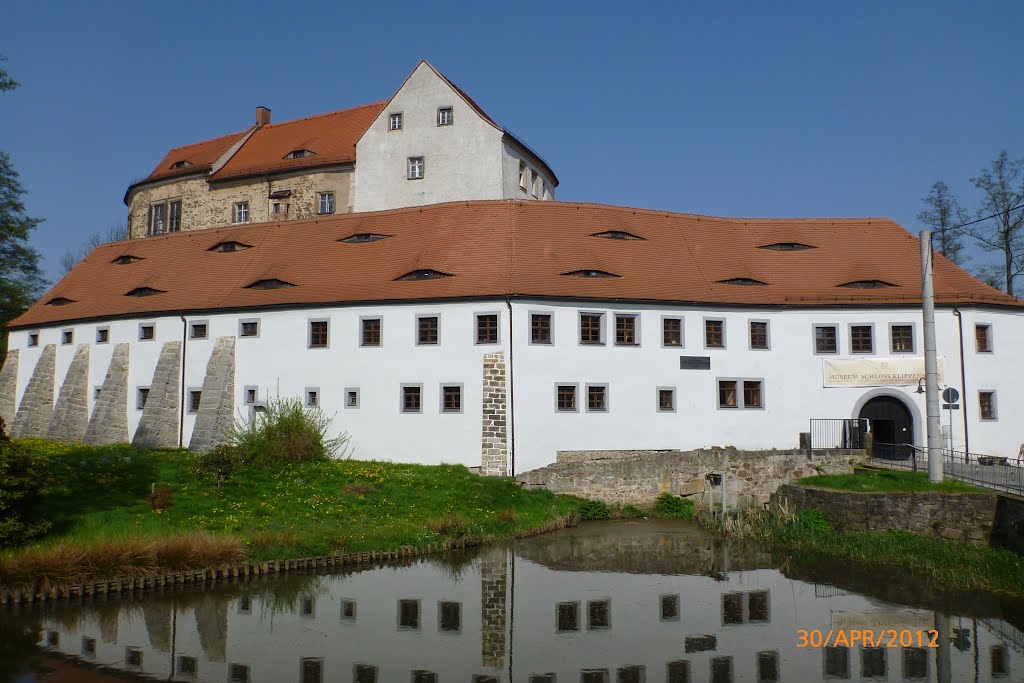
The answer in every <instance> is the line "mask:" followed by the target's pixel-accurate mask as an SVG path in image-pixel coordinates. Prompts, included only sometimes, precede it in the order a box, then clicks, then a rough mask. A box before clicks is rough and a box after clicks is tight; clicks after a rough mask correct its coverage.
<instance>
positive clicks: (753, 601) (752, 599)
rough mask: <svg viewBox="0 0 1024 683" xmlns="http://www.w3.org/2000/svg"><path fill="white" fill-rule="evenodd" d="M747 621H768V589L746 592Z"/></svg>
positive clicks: (754, 622)
mask: <svg viewBox="0 0 1024 683" xmlns="http://www.w3.org/2000/svg"><path fill="white" fill-rule="evenodd" d="M747 621H749V622H750V623H753V624H756V623H760V622H765V621H769V618H768V591H754V592H752V593H747Z"/></svg>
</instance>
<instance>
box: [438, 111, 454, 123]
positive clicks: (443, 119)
mask: <svg viewBox="0 0 1024 683" xmlns="http://www.w3.org/2000/svg"><path fill="white" fill-rule="evenodd" d="M454 122H455V115H454V113H453V112H452V108H451V107H439V108H438V110H437V125H439V126H450V125H452V123H454Z"/></svg>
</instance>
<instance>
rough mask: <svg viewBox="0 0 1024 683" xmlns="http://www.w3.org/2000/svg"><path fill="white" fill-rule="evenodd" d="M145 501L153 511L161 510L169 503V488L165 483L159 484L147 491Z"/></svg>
mask: <svg viewBox="0 0 1024 683" xmlns="http://www.w3.org/2000/svg"><path fill="white" fill-rule="evenodd" d="M146 502H147V503H149V507H151V508H153V512H163V511H164V510H166V509H167V508H168V506H170V504H171V488H170V487H169V486H167V484H160V485H159V486H157V487H155V488H154V489H153V490H152V491H150V492H149V495H148V496H146Z"/></svg>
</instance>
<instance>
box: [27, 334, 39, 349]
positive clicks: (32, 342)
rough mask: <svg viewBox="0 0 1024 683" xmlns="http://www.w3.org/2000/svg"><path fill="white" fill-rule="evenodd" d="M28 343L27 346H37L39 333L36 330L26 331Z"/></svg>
mask: <svg viewBox="0 0 1024 683" xmlns="http://www.w3.org/2000/svg"><path fill="white" fill-rule="evenodd" d="M28 345H29V346H39V333H38V332H29V333H28Z"/></svg>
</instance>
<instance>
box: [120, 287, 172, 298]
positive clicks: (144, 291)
mask: <svg viewBox="0 0 1024 683" xmlns="http://www.w3.org/2000/svg"><path fill="white" fill-rule="evenodd" d="M163 293H164V290H162V289H154V288H153V287H136V288H135V289H133V290H131V291H130V292H125V296H155V295H157V294H163Z"/></svg>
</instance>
